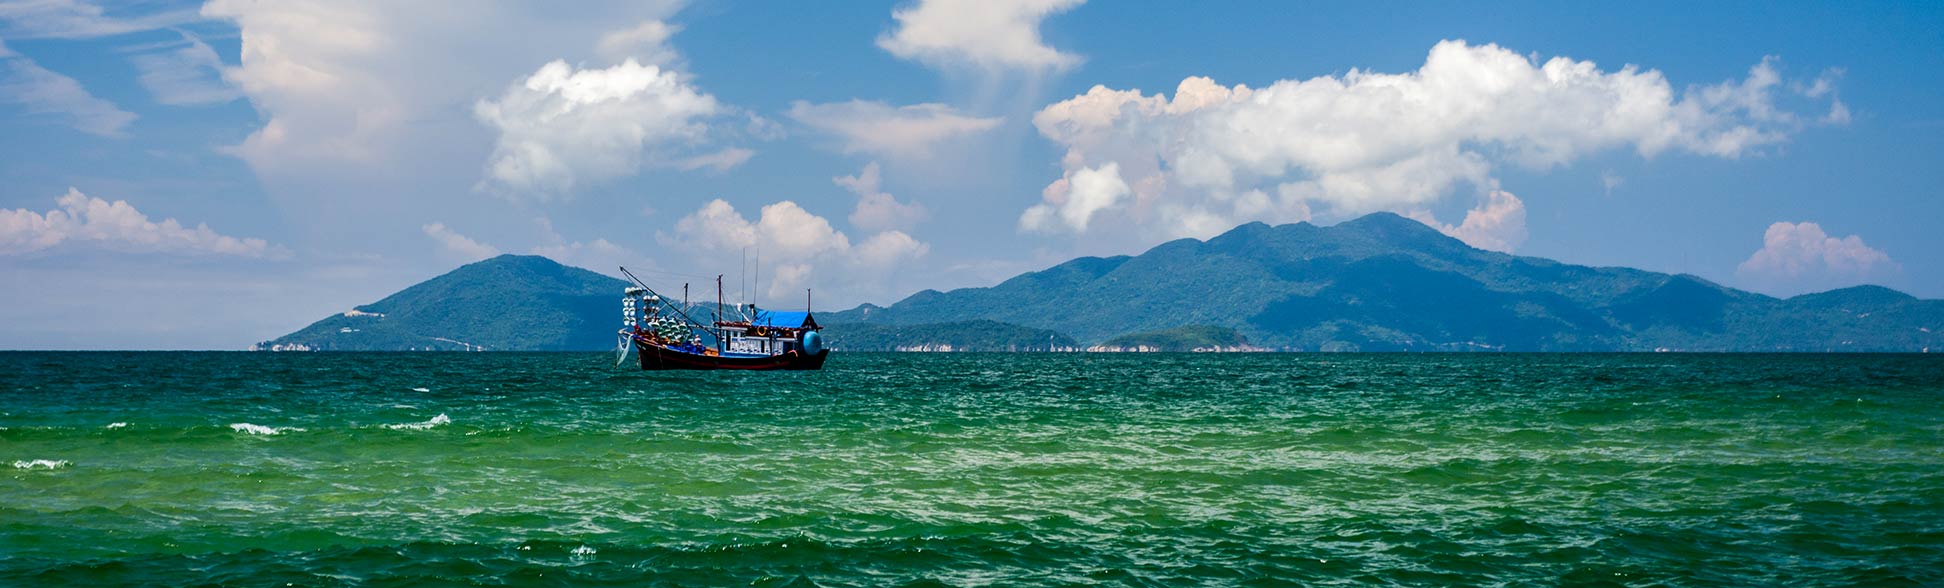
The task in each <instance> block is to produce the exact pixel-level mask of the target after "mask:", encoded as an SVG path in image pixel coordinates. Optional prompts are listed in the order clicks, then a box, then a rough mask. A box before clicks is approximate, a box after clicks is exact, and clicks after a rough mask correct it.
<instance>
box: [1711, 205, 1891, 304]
mask: <svg viewBox="0 0 1944 588" xmlns="http://www.w3.org/2000/svg"><path fill="white" fill-rule="evenodd" d="M1901 271H1902V267H1901V266H1899V265H1898V264H1897V262H1895V261H1892V260H1891V259H1890V256H1889V255H1888V254H1886V253H1884V252H1882V251H1879V250H1876V249H1873V248H1871V247H1870V246H1869V245H1866V244H1864V243H1863V238H1862V237H1858V236H1856V235H1850V236H1848V237H1843V238H1840V239H1839V238H1836V237H1831V236H1829V235H1828V234H1826V233H1824V232H1823V228H1822V226H1820V225H1817V224H1816V223H1812V222H1803V223H1789V222H1778V223H1775V224H1772V225H1769V227H1768V230H1767V231H1766V232H1764V233H1763V234H1762V248H1761V249H1759V250H1757V251H1756V252H1755V254H1754V255H1751V256H1749V258H1748V260H1747V261H1744V262H1742V263H1741V265H1740V266H1738V267H1736V268H1735V276H1736V277H1737V278H1740V279H1741V280H1742V281H1743V282H1745V283H1747V284H1749V285H1751V286H1753V287H1755V288H1758V289H1761V290H1764V291H1769V292H1777V293H1796V292H1804V291H1811V290H1821V289H1827V288H1834V287H1841V286H1853V285H1856V284H1860V283H1867V282H1871V281H1880V280H1884V279H1889V278H1892V277H1895V276H1896V275H1897V274H1899V273H1901Z"/></svg>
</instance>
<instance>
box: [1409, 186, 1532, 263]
mask: <svg viewBox="0 0 1944 588" xmlns="http://www.w3.org/2000/svg"><path fill="white" fill-rule="evenodd" d="M1405 216H1409V217H1411V218H1413V219H1417V220H1418V222H1422V223H1424V224H1426V225H1430V226H1431V228H1434V229H1437V230H1439V231H1441V232H1443V233H1444V234H1446V235H1451V236H1452V237H1456V238H1457V239H1458V240H1460V241H1464V242H1465V244H1466V245H1470V246H1473V247H1477V248H1479V249H1490V250H1493V251H1504V252H1508V253H1509V252H1511V251H1513V250H1515V249H1518V248H1519V245H1520V244H1522V243H1525V240H1526V224H1525V216H1526V214H1525V202H1524V201H1522V200H1519V197H1518V196H1513V195H1512V193H1511V192H1507V191H1504V190H1492V191H1491V192H1489V193H1487V194H1486V195H1485V201H1484V202H1481V203H1479V205H1478V207H1477V208H1473V209H1471V210H1469V211H1466V212H1465V220H1464V221H1463V222H1460V223H1459V224H1457V225H1449V224H1445V223H1442V222H1438V219H1436V218H1433V217H1432V216H1431V213H1430V212H1429V211H1425V210H1414V211H1410V212H1409V213H1407V214H1406V215H1405Z"/></svg>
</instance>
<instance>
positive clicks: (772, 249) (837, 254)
mask: <svg viewBox="0 0 1944 588" xmlns="http://www.w3.org/2000/svg"><path fill="white" fill-rule="evenodd" d="M657 238H658V240H660V241H661V242H662V244H663V245H664V246H668V247H676V248H683V249H688V250H690V251H694V252H696V253H698V254H701V255H702V256H703V257H704V259H705V260H708V261H714V262H717V263H733V261H732V260H733V259H735V258H734V257H731V256H734V255H741V254H742V253H743V252H745V251H749V252H752V253H756V254H758V255H760V256H761V259H762V260H763V263H764V268H763V269H762V270H761V275H763V276H764V279H763V280H764V282H765V283H766V284H767V286H768V287H767V288H766V289H765V290H764V291H765V292H766V293H767V295H768V296H769V297H770V298H772V299H779V298H793V297H794V296H796V295H797V294H799V293H801V292H802V291H803V289H804V288H808V287H813V286H814V287H817V288H818V289H819V290H822V291H825V292H833V291H834V292H837V293H839V299H843V297H845V296H850V297H856V296H858V295H860V294H861V293H862V292H864V291H867V290H870V289H873V288H876V287H878V286H880V285H881V284H882V283H883V282H884V280H885V279H886V278H887V277H889V275H890V273H891V272H892V270H894V269H896V268H897V267H898V266H899V264H901V263H903V262H907V261H910V260H914V259H918V258H920V257H923V256H924V255H925V254H926V253H927V252H929V251H930V246H929V245H926V244H925V243H923V242H921V241H918V240H917V239H914V238H912V237H911V236H910V235H908V234H905V233H904V232H903V231H895V230H891V231H881V232H878V233H876V234H873V235H871V236H870V237H868V238H866V239H865V240H864V241H863V242H861V243H858V244H855V245H854V244H852V242H851V239H850V237H849V236H848V235H845V234H844V233H843V232H842V231H838V230H837V229H836V228H834V227H832V226H831V225H830V221H829V220H826V219H825V218H823V217H821V216H818V215H816V214H813V213H811V212H810V211H808V210H804V209H803V207H802V206H798V205H797V203H795V202H792V201H789V200H784V201H781V202H777V203H774V204H770V205H768V206H764V207H763V208H762V212H761V213H760V214H759V215H758V216H757V218H756V220H753V221H752V220H749V219H748V218H746V217H744V216H743V215H742V213H740V212H737V211H736V208H735V207H734V206H732V205H730V204H729V203H728V202H724V201H722V200H714V201H710V202H709V203H708V204H705V205H703V206H702V208H701V209H699V210H697V211H695V212H694V213H692V214H690V215H688V216H686V217H683V218H682V219H681V220H680V221H677V222H676V223H675V230H674V232H673V233H672V234H662V235H658V236H657Z"/></svg>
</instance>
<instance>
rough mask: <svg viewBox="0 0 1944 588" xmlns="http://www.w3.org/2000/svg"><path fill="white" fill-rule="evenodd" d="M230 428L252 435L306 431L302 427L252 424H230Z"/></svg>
mask: <svg viewBox="0 0 1944 588" xmlns="http://www.w3.org/2000/svg"><path fill="white" fill-rule="evenodd" d="M230 428H231V429H235V430H236V432H238V433H249V434H251V435H280V434H283V433H289V432H292V431H303V430H304V429H302V428H300V427H265V426H263V425H253V424H250V423H230Z"/></svg>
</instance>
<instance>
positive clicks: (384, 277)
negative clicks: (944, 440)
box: [0, 0, 1944, 348]
mask: <svg viewBox="0 0 1944 588" xmlns="http://www.w3.org/2000/svg"><path fill="white" fill-rule="evenodd" d="M1940 39H1944V9H1940V8H1939V7H1938V5H1936V4H1907V5H1897V4H1872V5H1839V4H1834V3H1831V4H1774V3H1742V4H1736V3H1709V4H1707V5H1705V6H1694V5H1691V4H1687V3H1681V4H1676V3H1664V4H1639V3H1633V4H1625V5H1621V4H1595V5H1581V4H1561V3H1504V4H1495V5H1487V6H1473V5H1450V4H1449V3H1436V4H1434V3H1424V4H1410V3H1393V4H1373V3H1338V4H1322V3H1303V4H1292V3H1284V2H1260V3H1255V2H1223V3H1148V2H1079V1H1075V0H1018V1H1010V0H1009V1H981V2H971V1H937V0H932V1H924V2H909V1H907V2H895V3H885V4H868V3H745V2H725V1H706V0H705V1H699V2H689V3H683V2H679V1H674V0H669V1H665V2H626V3H603V2H590V3H585V4H577V5H576V6H575V10H573V11H571V12H561V11H559V10H557V9H555V8H554V7H553V6H552V5H547V4H503V5H497V6H486V5H482V4H478V3H445V2H417V3H395V2H369V3H367V2H329V3H321V2H320V3H308V2H289V3H262V4H259V3H249V2H237V1H229V0H214V1H211V2H208V3H207V4H201V3H171V2H138V3H130V4H91V3H87V2H80V1H75V0H30V1H25V2H0V138H4V140H0V180H4V181H0V271H4V272H5V275H6V276H7V279H6V286H5V287H4V288H0V324H6V325H8V326H7V327H6V328H4V329H0V347H4V348H128V347H135V348H242V347H246V346H248V345H249V344H250V343H252V342H255V341H260V340H264V339H268V338H271V337H274V336H277V335H280V334H282V333H285V332H289V331H291V330H294V329H296V328H299V327H301V326H303V325H305V324H308V323H309V322H311V321H313V320H315V319H317V318H319V317H321V316H323V315H325V314H329V313H332V312H341V311H343V310H346V309H348V308H349V307H350V306H353V305H356V304H362V303H366V302H370V301H373V300H376V299H377V298H379V297H382V296H383V295H385V294H387V293H389V292H392V291H395V290H397V289H399V288H401V287H404V286H407V285H410V284H412V283H415V282H417V281H419V280H422V279H424V278H426V277H429V276H431V275H435V274H437V273H440V272H443V271H446V270H448V269H450V268H452V267H454V266H456V265H458V264H460V263H464V262H467V261H471V260H475V259H480V258H482V257H483V256H487V255H491V254H495V253H500V252H506V253H539V254H543V255H548V256H550V257H553V258H555V259H558V260H560V261H563V262H566V263H570V264H574V265H579V266H582V267H587V268H590V269H594V270H597V271H604V272H609V273H612V268H613V267H614V266H615V265H617V264H626V265H629V266H630V267H631V268H634V267H639V268H642V269H644V270H648V271H649V273H646V274H644V277H648V278H649V279H650V280H651V281H656V282H659V283H660V284H662V285H669V286H674V287H679V284H680V283H681V282H682V281H696V282H701V281H703V280H704V279H705V278H701V277H699V276H713V275H714V274H716V273H722V272H725V271H726V272H729V273H731V277H732V282H733V278H734V274H735V273H736V272H737V271H738V267H739V266H740V264H741V256H742V255H743V252H744V250H748V251H750V252H751V253H752V254H754V253H755V252H758V251H760V252H761V253H760V254H761V256H762V259H761V264H760V265H761V270H760V273H761V275H762V277H763V278H762V279H763V282H764V283H763V285H762V287H761V288H759V289H758V292H757V293H756V294H755V296H756V298H757V299H758V300H760V301H770V300H775V301H777V302H778V303H779V304H784V302H783V301H785V300H787V301H794V300H797V299H798V296H800V292H801V288H803V287H815V288H816V289H817V292H818V300H819V302H820V306H826V304H825V303H827V305H828V306H830V307H837V306H849V305H852V304H856V303H859V302H866V301H868V302H876V303H880V304H883V303H889V302H892V301H895V300H897V299H899V298H902V297H903V296H905V295H908V294H910V293H912V292H914V291H917V290H920V289H924V288H938V289H947V288H953V287H962V286H974V285H988V284H991V283H995V282H997V281H999V280H1002V279H1004V278H1006V277H1009V276H1011V275H1014V274H1016V273H1018V272H1022V271H1028V270H1034V269H1039V268H1042V267H1045V266H1048V265H1051V264H1054V263H1058V262H1060V261H1063V260H1065V259H1068V258H1071V257H1073V256H1076V255H1104V254H1125V253H1138V252H1140V251H1142V250H1144V249H1145V248H1147V247H1149V246H1152V245H1154V244H1157V243H1160V242H1162V241H1165V240H1168V239H1171V238H1178V237H1184V236H1187V237H1206V236H1209V235H1211V234H1214V233H1219V232H1220V231H1221V230H1224V229H1226V228H1228V227H1232V226H1233V225H1235V224H1239V223H1242V222H1248V221H1257V220H1260V221H1265V222H1271V223H1285V222H1300V221H1308V222H1314V223H1319V224H1329V223H1334V222H1339V221H1341V220H1344V219H1347V218H1354V217H1355V216H1358V215H1361V214H1364V213H1368V212H1373V211H1380V210H1388V211H1394V212H1399V213H1403V214H1406V215H1408V216H1412V217H1413V218H1418V219H1420V220H1424V221H1426V222H1427V223H1428V224H1432V225H1433V226H1435V227H1438V228H1440V229H1441V230H1444V231H1446V232H1447V233H1450V234H1452V235H1454V236H1456V237H1459V238H1461V239H1464V240H1466V241H1467V242H1470V243H1472V244H1474V245H1475V246H1479V247H1484V248H1490V249H1497V250H1503V251H1511V252H1514V253H1518V254H1523V255H1536V256H1543V257H1550V258H1555V259H1560V260H1563V261H1567V262H1573V263H1583V264H1593V265H1625V266H1633V267H1640V268H1645V269H1651V270H1658V271H1668V272H1687V273H1693V274H1697V275H1700V276H1703V277H1705V278H1708V279H1711V280H1715V281H1717V282H1721V283H1724V284H1727V285H1730V286H1735V287H1741V288H1747V289H1752V290H1756V291H1760V292H1764V293H1768V294H1773V295H1792V294H1796V293H1801V292H1807V291H1817V290H1822V289H1827V288H1832V287H1840V286H1846V285H1853V284H1858V283H1878V284H1884V285H1889V286H1892V287H1896V288H1899V289H1903V290H1905V291H1909V292H1912V293H1914V294H1917V295H1920V296H1923V297H1930V298H1935V297H1941V296H1944V260H1940V259H1939V256H1938V255H1937V254H1936V252H1937V251H1944V236H1940V233H1939V232H1938V231H1936V230H1935V229H1934V226H1935V225H1936V224H1937V221H1938V219H1944V198H1939V197H1938V196H1939V193H1938V188H1937V186H1939V185H1944V165H1939V164H1938V162H1940V161H1944V81H1941V80H1944V78H1941V77H1940V76H1938V75H1936V72H1938V71H1944V42H1940Z"/></svg>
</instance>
